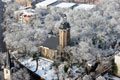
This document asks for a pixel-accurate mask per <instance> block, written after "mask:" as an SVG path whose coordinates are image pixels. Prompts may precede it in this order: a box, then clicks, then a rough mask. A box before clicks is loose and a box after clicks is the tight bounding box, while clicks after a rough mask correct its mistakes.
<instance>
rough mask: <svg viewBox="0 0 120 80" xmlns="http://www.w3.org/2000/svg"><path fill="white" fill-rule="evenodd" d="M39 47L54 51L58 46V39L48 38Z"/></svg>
mask: <svg viewBox="0 0 120 80" xmlns="http://www.w3.org/2000/svg"><path fill="white" fill-rule="evenodd" d="M41 46H44V47H47V48H49V49H54V50H56V49H57V47H58V46H59V38H58V37H50V38H48V39H46V40H45V41H44V43H43V44H41Z"/></svg>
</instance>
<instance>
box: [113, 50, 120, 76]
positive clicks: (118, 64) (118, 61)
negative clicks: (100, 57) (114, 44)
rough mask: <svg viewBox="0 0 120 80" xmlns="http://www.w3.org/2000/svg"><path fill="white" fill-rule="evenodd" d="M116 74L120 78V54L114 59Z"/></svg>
mask: <svg viewBox="0 0 120 80" xmlns="http://www.w3.org/2000/svg"><path fill="white" fill-rule="evenodd" d="M114 63H115V65H114V72H115V74H116V75H117V76H119V77H120V52H119V53H118V54H117V55H115V57H114Z"/></svg>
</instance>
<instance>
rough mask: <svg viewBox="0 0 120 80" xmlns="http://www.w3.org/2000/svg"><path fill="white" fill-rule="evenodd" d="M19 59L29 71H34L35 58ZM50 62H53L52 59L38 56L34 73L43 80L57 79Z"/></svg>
mask: <svg viewBox="0 0 120 80" xmlns="http://www.w3.org/2000/svg"><path fill="white" fill-rule="evenodd" d="M19 61H20V62H21V63H22V64H23V65H25V66H26V67H27V68H28V69H30V70H31V71H35V69H36V61H35V60H34V61H33V60H32V58H26V59H22V58H21V59H19ZM52 64H53V61H51V60H48V59H45V58H40V59H39V67H38V70H37V71H36V72H35V73H36V74H38V75H40V76H41V77H42V78H44V79H45V80H52V79H54V80H55V79H57V76H56V74H55V70H54V69H53V68H52V67H51V65H52Z"/></svg>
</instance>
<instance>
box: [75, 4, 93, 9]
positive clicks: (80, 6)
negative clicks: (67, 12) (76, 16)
mask: <svg viewBox="0 0 120 80" xmlns="http://www.w3.org/2000/svg"><path fill="white" fill-rule="evenodd" d="M94 7H95V5H90V4H79V5H78V6H76V7H75V8H74V9H76V10H78V9H84V10H90V9H92V8H94Z"/></svg>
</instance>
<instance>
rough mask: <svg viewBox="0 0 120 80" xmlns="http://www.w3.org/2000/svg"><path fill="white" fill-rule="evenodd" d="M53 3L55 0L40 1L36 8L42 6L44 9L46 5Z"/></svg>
mask: <svg viewBox="0 0 120 80" xmlns="http://www.w3.org/2000/svg"><path fill="white" fill-rule="evenodd" d="M55 2H57V0H45V1H42V2H40V3H38V4H36V7H39V6H44V7H46V6H48V5H50V4H53V3H55Z"/></svg>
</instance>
